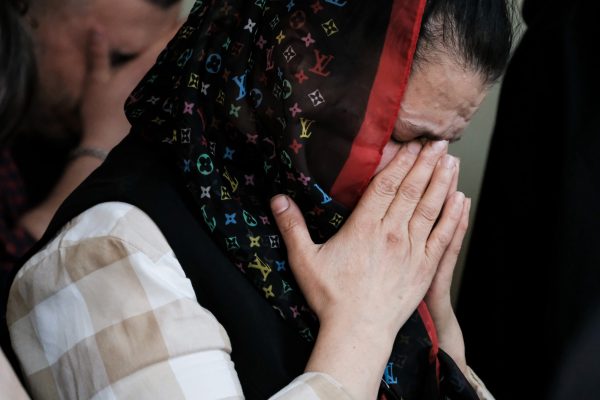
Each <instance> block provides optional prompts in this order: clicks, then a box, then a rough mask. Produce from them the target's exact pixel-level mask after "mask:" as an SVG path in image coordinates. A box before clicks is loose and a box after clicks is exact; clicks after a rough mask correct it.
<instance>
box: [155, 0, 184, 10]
mask: <svg viewBox="0 0 600 400" xmlns="http://www.w3.org/2000/svg"><path fill="white" fill-rule="evenodd" d="M146 1H147V2H148V3H152V4H154V5H156V6H159V7H160V8H164V9H167V8H170V7H171V6H174V5H175V4H177V3H180V2H181V0H146Z"/></svg>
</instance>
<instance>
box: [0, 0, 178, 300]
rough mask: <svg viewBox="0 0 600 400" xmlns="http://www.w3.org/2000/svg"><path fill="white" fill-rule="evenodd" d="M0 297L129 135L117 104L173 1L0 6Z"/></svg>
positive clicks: (146, 58) (161, 37) (160, 38)
mask: <svg viewBox="0 0 600 400" xmlns="http://www.w3.org/2000/svg"><path fill="white" fill-rule="evenodd" d="M0 7H1V12H2V19H3V20H2V28H1V29H2V42H1V43H0V46H2V47H1V48H0V54H1V55H2V58H1V62H2V67H1V68H2V69H1V72H0V74H1V75H0V82H1V83H2V86H1V87H0V118H1V119H0V133H1V136H0V293H4V292H5V291H6V290H7V288H6V279H7V278H6V277H7V275H8V274H9V272H10V271H11V269H12V268H13V267H14V265H15V263H16V262H17V260H18V259H19V258H20V257H21V256H22V255H23V254H24V253H25V252H26V251H27V250H28V249H29V248H30V246H31V245H32V244H33V243H34V242H35V241H36V240H37V239H39V238H40V237H41V235H42V234H43V232H44V231H45V229H46V227H47V225H48V223H49V221H50V219H51V218H52V216H53V215H54V212H55V211H56V209H57V208H58V206H59V205H60V204H61V203H62V201H63V200H64V199H65V197H66V196H67V195H68V194H69V193H71V191H72V190H73V189H74V188H75V187H76V186H77V185H78V184H79V183H81V182H82V181H83V180H84V179H85V178H86V177H87V176H88V175H89V174H90V173H91V172H92V171H93V170H94V169H95V168H97V167H98V166H99V165H100V164H101V163H102V161H103V159H104V158H105V157H106V154H107V153H108V152H109V151H110V150H111V149H112V147H113V146H114V145H116V144H117V143H118V142H119V141H120V140H121V139H122V138H123V137H124V136H125V135H126V134H127V132H128V131H129V123H128V122H127V120H126V118H125V115H124V112H123V104H124V102H125V100H126V98H127V96H128V95H129V93H130V92H131V90H132V88H133V87H134V85H135V84H136V83H137V82H138V81H139V80H140V79H141V77H142V76H143V74H144V73H145V72H146V71H147V70H148V69H149V68H150V67H151V66H152V64H153V62H154V61H155V59H156V56H157V55H158V53H159V51H160V50H161V49H162V48H163V47H164V46H165V44H166V42H167V40H168V39H170V38H171V37H172V35H173V34H174V32H175V30H176V29H177V28H178V27H179V25H180V21H179V15H180V8H181V2H180V1H179V0H126V1H121V0H31V1H25V0H9V1H3V2H2V5H1V6H0Z"/></svg>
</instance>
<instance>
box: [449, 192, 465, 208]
mask: <svg viewBox="0 0 600 400" xmlns="http://www.w3.org/2000/svg"><path fill="white" fill-rule="evenodd" d="M454 196H456V201H455V202H454V206H453V207H452V208H453V209H454V211H459V210H462V208H463V204H464V203H465V194H464V193H463V192H456V194H455V195H454Z"/></svg>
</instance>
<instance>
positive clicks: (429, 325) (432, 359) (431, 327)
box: [417, 301, 440, 383]
mask: <svg viewBox="0 0 600 400" xmlns="http://www.w3.org/2000/svg"><path fill="white" fill-rule="evenodd" d="M417 310H418V311H419V315H420V316H421V319H422V320H423V324H425V329H427V334H428V335H429V339H430V340H431V350H430V351H429V363H430V364H433V363H435V375H436V377H437V379H438V383H439V381H440V361H439V360H438V350H439V348H440V345H439V341H438V337H437V330H436V329H435V324H434V322H433V318H432V317H431V314H430V313H429V308H427V304H425V302H424V301H422V302H421V304H419V307H418V308H417Z"/></svg>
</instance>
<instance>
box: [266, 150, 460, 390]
mask: <svg viewBox="0 0 600 400" xmlns="http://www.w3.org/2000/svg"><path fill="white" fill-rule="evenodd" d="M420 150H421V148H420V145H419V144H418V143H416V142H413V143H411V144H409V145H407V146H404V147H403V148H402V149H401V150H400V152H399V153H398V154H397V155H396V157H395V158H394V160H393V161H392V162H391V163H390V164H389V165H388V166H387V167H386V168H385V169H384V170H383V171H381V172H380V173H379V174H378V175H377V176H376V177H375V178H374V179H373V182H371V184H370V185H369V187H368V189H367V191H366V192H365V194H364V195H363V197H362V198H361V200H360V202H359V204H358V205H357V207H356V209H355V210H354V212H353V213H352V215H351V216H350V217H349V219H348V221H347V222H346V223H345V224H344V226H343V227H342V228H341V229H340V231H339V232H338V233H337V234H336V235H334V236H333V237H332V238H331V239H330V240H329V241H327V242H326V243H324V244H322V245H318V244H315V243H313V242H312V240H311V238H310V236H309V234H308V230H307V228H306V225H305V223H304V219H303V217H302V214H301V212H300V210H299V209H298V207H297V206H296V205H295V204H294V203H293V202H291V200H290V199H289V198H287V197H284V196H277V197H275V198H274V199H273V201H272V208H273V212H274V215H275V219H276V221H277V224H278V226H279V229H280V231H281V233H282V236H283V239H284V241H285V244H286V247H287V249H288V256H289V261H290V266H291V268H292V270H293V273H294V276H295V277H296V280H297V281H298V284H299V285H300V287H301V289H302V292H303V294H304V295H305V297H306V299H307V301H308V303H309V305H310V306H311V308H312V309H313V310H314V311H315V313H316V314H317V316H318V317H319V320H320V323H321V330H320V332H319V336H318V338H317V343H316V346H315V352H316V351H317V350H318V352H317V353H315V352H313V355H312V356H311V359H310V361H309V363H308V365H307V370H312V371H327V372H329V373H332V374H333V376H334V377H336V378H337V379H338V380H340V382H342V383H343V385H344V386H345V387H346V388H348V389H349V391H350V392H352V393H354V394H355V395H356V398H369V397H372V396H373V394H372V392H373V391H375V392H376V389H377V386H378V382H379V379H380V378H381V374H382V373H383V368H384V365H385V362H386V361H387V357H388V356H389V353H390V351H391V347H392V343H393V340H394V338H395V336H396V334H397V332H398V330H399V329H400V327H401V326H402V325H403V324H404V323H405V322H406V320H407V319H408V318H409V317H410V315H411V314H412V313H413V312H414V310H415V309H416V308H417V306H418V304H419V303H420V302H421V300H422V299H423V298H424V296H425V294H426V292H427V290H428V289H429V287H430V285H431V282H432V279H433V277H434V275H435V273H436V270H437V267H438V264H439V263H440V260H441V258H442V256H443V255H444V253H445V252H446V249H447V247H448V245H449V244H450V242H451V240H452V238H453V237H454V236H455V231H456V228H457V226H458V223H459V221H460V217H461V215H462V212H463V208H464V195H463V194H462V193H455V194H453V195H452V196H451V197H450V198H449V200H448V201H447V202H446V197H447V194H448V192H449V190H450V187H451V185H452V181H453V178H454V175H455V169H456V160H455V159H454V158H453V157H451V156H449V155H446V151H447V142H433V143H428V144H427V145H426V146H425V147H424V149H423V150H422V151H421V152H420V153H419V151H420ZM445 202H446V205H445V206H444V203H445ZM442 208H443V212H442ZM440 213H442V215H441V217H440ZM438 217H440V218H439V220H438ZM436 221H437V222H436ZM322 337H326V338H327V337H331V338H332V340H326V339H324V341H326V342H327V343H328V346H325V345H324V344H323V345H321V343H323V342H322V341H321V339H322ZM341 348H347V349H351V351H350V352H349V353H352V355H351V354H349V353H348V352H344V351H341ZM315 354H318V355H317V356H315ZM357 356H360V357H361V361H360V362H358V363H357V362H352V361H353V360H350V359H345V357H346V358H347V357H357ZM373 358H377V363H376V368H375V373H374V374H373V373H372V372H367V371H368V370H369V367H368V366H369V362H375V361H374V360H373ZM349 365H353V367H348V366H349ZM372 369H373V368H371V370H372ZM366 374H369V375H368V376H369V377H370V379H366V376H367V375H366Z"/></svg>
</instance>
